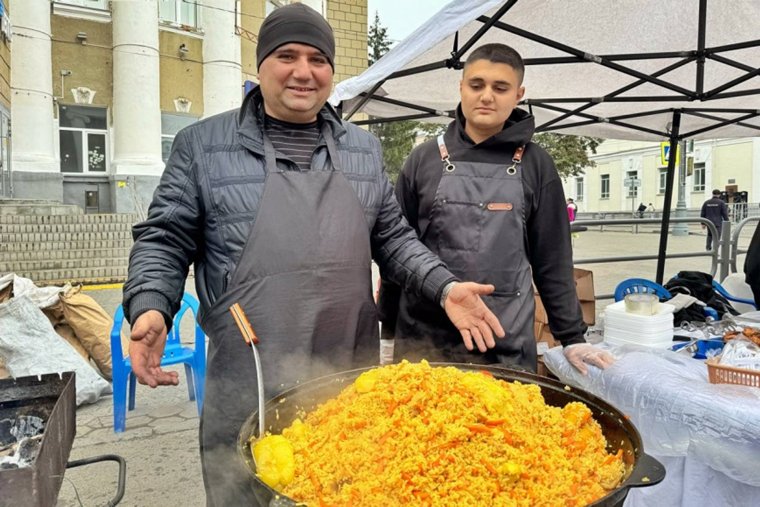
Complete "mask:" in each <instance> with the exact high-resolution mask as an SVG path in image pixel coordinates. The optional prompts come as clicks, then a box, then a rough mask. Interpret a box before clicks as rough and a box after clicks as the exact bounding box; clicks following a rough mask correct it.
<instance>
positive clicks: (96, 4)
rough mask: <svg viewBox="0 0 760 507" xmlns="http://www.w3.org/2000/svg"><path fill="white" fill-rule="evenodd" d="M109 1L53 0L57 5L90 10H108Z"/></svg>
mask: <svg viewBox="0 0 760 507" xmlns="http://www.w3.org/2000/svg"><path fill="white" fill-rule="evenodd" d="M108 1H109V0H54V2H55V3H57V4H69V5H77V6H79V7H89V8H90V9H100V10H104V11H106V10H108Z"/></svg>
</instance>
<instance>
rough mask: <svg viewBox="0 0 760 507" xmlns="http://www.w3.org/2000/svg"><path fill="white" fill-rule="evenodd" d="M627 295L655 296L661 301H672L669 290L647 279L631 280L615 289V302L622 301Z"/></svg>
mask: <svg viewBox="0 0 760 507" xmlns="http://www.w3.org/2000/svg"><path fill="white" fill-rule="evenodd" d="M626 294H654V295H656V296H657V297H659V298H660V299H663V298H664V299H670V298H672V297H673V296H671V295H670V292H669V291H668V289H666V288H665V287H663V286H662V285H660V284H659V283H657V282H653V281H651V280H647V279H645V278H629V279H627V280H623V281H622V282H620V283H619V284H618V285H617V287H615V301H622V300H623V298H625V295H626Z"/></svg>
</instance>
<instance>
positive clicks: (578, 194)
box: [575, 177, 583, 201]
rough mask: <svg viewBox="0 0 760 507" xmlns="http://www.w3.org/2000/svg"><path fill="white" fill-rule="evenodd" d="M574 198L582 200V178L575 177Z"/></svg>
mask: <svg viewBox="0 0 760 507" xmlns="http://www.w3.org/2000/svg"><path fill="white" fill-rule="evenodd" d="M575 200H576V201H582V200H583V178H580V177H578V178H575Z"/></svg>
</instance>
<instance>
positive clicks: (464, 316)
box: [444, 282, 505, 352]
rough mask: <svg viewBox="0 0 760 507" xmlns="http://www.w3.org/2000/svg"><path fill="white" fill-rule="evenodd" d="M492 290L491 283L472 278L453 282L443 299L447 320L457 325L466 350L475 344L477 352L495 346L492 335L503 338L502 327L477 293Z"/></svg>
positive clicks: (486, 292)
mask: <svg viewBox="0 0 760 507" xmlns="http://www.w3.org/2000/svg"><path fill="white" fill-rule="evenodd" d="M493 291H494V286H493V285H483V284H479V283H473V282H460V283H455V284H454V286H453V287H452V288H451V291H450V292H449V295H448V296H447V297H446V301H445V302H444V309H445V310H446V315H448V317H449V320H451V323H452V324H454V326H456V328H457V329H459V332H460V333H461V335H462V341H463V342H464V346H465V347H466V348H467V350H473V349H474V348H475V347H474V346H473V342H474V345H475V346H477V347H478V350H479V351H481V352H486V351H487V350H488V349H490V348H493V347H494V346H496V342H495V341H494V335H496V336H497V337H499V338H504V335H505V333H504V328H502V327H501V324H500V323H499V319H497V318H496V315H494V314H493V312H491V310H489V309H488V307H487V306H486V304H485V303H484V302H483V300H482V299H481V298H480V296H487V295H488V294H490V293H492V292H493Z"/></svg>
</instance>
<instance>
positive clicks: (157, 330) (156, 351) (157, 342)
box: [129, 310, 179, 387]
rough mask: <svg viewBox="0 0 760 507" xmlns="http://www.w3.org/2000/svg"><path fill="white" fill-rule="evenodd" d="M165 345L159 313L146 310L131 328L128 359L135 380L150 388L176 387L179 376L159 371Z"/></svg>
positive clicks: (170, 372)
mask: <svg viewBox="0 0 760 507" xmlns="http://www.w3.org/2000/svg"><path fill="white" fill-rule="evenodd" d="M165 345H166V323H165V322H164V316H163V315H162V314H161V312H159V311H156V310H148V311H147V312H145V313H143V314H142V315H140V316H139V317H138V318H137V321H136V322H135V325H134V326H132V335H131V337H130V342H129V359H130V361H131V362H132V371H133V372H134V374H135V376H136V377H137V380H138V381H139V382H140V383H141V384H144V385H148V386H150V387H156V386H176V385H177V384H179V374H178V373H177V372H176V371H164V370H162V369H161V356H162V355H163V354H164V346H165Z"/></svg>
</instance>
